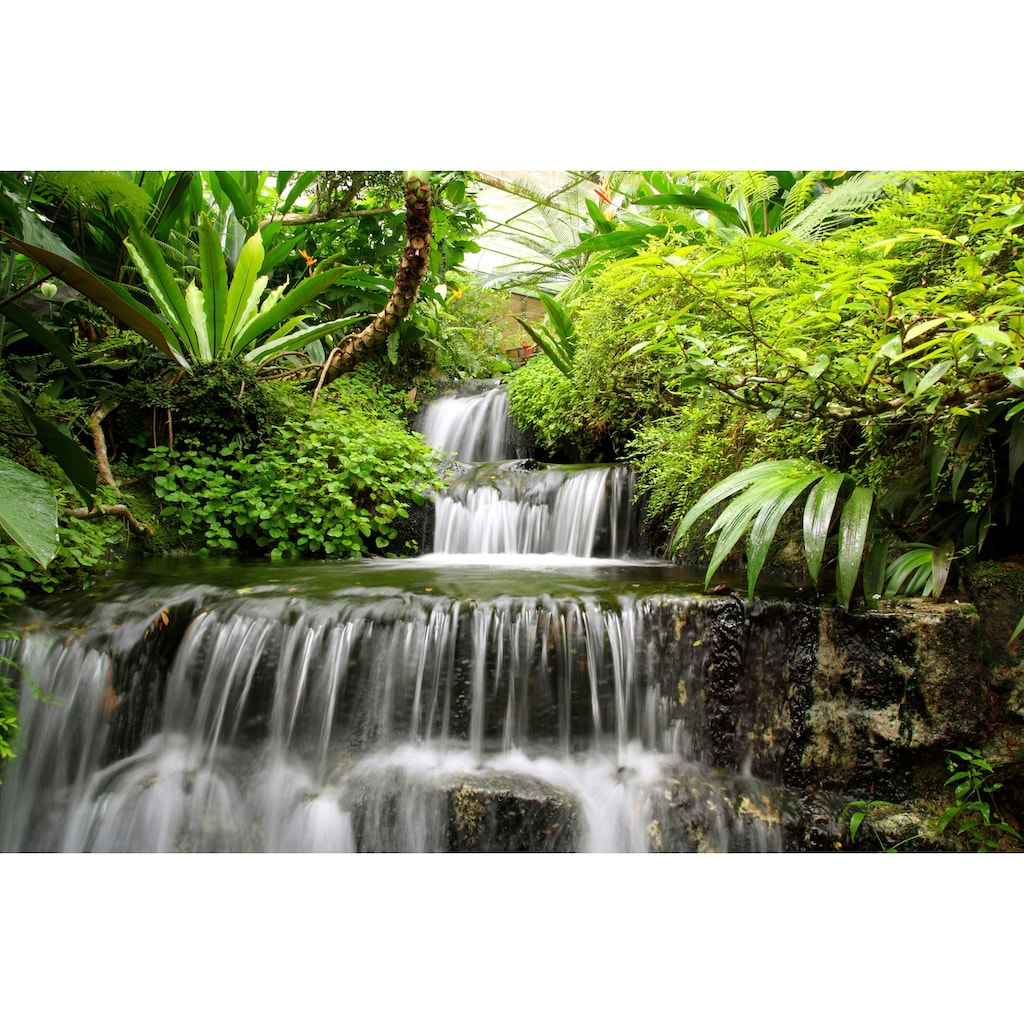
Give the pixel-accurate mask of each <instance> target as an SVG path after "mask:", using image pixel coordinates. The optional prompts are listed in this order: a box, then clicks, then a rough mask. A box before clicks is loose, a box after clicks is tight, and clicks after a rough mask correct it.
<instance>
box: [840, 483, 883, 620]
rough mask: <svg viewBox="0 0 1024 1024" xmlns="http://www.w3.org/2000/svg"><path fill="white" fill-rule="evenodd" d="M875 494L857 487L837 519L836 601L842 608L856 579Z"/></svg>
mask: <svg viewBox="0 0 1024 1024" xmlns="http://www.w3.org/2000/svg"><path fill="white" fill-rule="evenodd" d="M873 501H874V492H873V491H872V490H871V488H870V487H856V488H854V491H853V494H851V495H850V497H849V498H848V499H847V501H846V504H845V505H844V506H843V511H842V514H841V515H840V517H839V554H838V559H837V562H836V598H837V600H838V602H839V604H840V605H841V606H842V607H843V608H845V609H847V610H848V609H849V607H850V598H851V597H852V596H853V585H854V583H855V582H856V580H857V573H858V571H859V569H860V563H861V558H862V557H863V555H864V544H865V542H866V541H867V536H868V526H869V525H870V523H871V506H872V503H873Z"/></svg>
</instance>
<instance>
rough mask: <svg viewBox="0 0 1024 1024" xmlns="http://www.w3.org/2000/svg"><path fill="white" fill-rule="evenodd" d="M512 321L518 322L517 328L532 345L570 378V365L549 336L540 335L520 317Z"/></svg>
mask: <svg viewBox="0 0 1024 1024" xmlns="http://www.w3.org/2000/svg"><path fill="white" fill-rule="evenodd" d="M513 319H514V320H516V321H518V323H519V326H520V327H522V329H523V330H524V331H526V333H527V334H528V335H529V336H530V338H531V339H532V340H533V343H534V344H535V345H536V346H537V347H538V348H539V349H540V350H541V352H543V353H544V355H546V356H547V357H548V359H550V360H551V362H552V363H554V365H555V366H556V367H557V368H558V370H559V371H560V372H561V373H563V374H565V376H566V377H571V376H572V364H571V363H570V362H569V361H568V360H567V359H566V357H565V354H564V353H563V352H562V350H561V348H560V347H559V346H558V345H557V344H556V342H555V339H554V338H552V337H551V336H550V335H546V334H541V333H540V331H539V330H537V328H536V327H534V326H533V324H531V323H530V322H529V321H527V320H524V319H523V318H522V317H520V316H517V317H513Z"/></svg>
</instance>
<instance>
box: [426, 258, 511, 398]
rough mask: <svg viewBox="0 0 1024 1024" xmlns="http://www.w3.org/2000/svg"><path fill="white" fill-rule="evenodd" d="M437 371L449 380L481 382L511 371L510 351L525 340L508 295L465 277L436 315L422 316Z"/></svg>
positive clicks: (436, 310)
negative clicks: (512, 319)
mask: <svg viewBox="0 0 1024 1024" xmlns="http://www.w3.org/2000/svg"><path fill="white" fill-rule="evenodd" d="M421 316H422V318H423V320H424V321H425V323H424V326H425V328H426V329H425V334H426V338H427V340H428V341H429V342H430V343H431V352H430V354H431V357H432V361H433V363H434V366H435V367H436V369H437V372H438V373H439V374H441V376H443V377H447V378H449V379H460V378H461V379H481V378H486V377H497V376H500V375H501V374H504V373H508V371H509V370H510V369H511V363H510V362H509V359H508V356H506V355H505V350H506V349H509V348H515V347H516V345H518V344H519V343H520V342H519V340H518V339H517V338H516V337H515V333H514V332H515V331H518V328H515V327H514V325H512V326H510V324H509V320H508V316H509V297H508V294H507V293H506V292H501V291H495V290H493V289H490V288H484V287H482V286H481V285H478V284H475V283H474V282H473V281H472V280H471V279H469V278H460V279H459V280H458V283H457V285H456V286H454V287H453V288H452V289H451V290H450V291H449V293H448V297H447V301H446V302H445V303H444V304H443V305H441V304H440V303H438V304H437V305H436V306H434V308H433V312H432V314H431V315H427V314H426V313H421Z"/></svg>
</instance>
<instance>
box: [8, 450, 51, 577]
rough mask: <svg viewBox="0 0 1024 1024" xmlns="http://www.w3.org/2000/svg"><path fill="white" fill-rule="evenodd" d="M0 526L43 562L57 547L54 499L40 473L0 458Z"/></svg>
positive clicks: (17, 542)
mask: <svg viewBox="0 0 1024 1024" xmlns="http://www.w3.org/2000/svg"><path fill="white" fill-rule="evenodd" d="M0 529H2V530H3V531H4V533H6V534H7V535H8V536H9V537H10V538H11V539H12V540H13V541H14V542H15V543H16V544H17V545H18V547H20V548H21V549H22V550H23V551H24V552H25V553H26V554H28V555H30V556H31V557H32V558H34V559H35V560H36V561H37V562H39V564H40V565H43V566H45V565H46V564H47V562H49V561H50V559H52V558H53V556H54V554H55V553H56V550H57V503H56V501H54V497H53V492H52V491H51V490H50V488H49V486H48V485H47V484H46V481H44V480H43V479H42V478H41V477H39V476H37V475H36V474H35V473H31V472H29V471H28V470H27V469H24V468H23V467H22V466H19V465H18V464H17V463H16V462H11V461H10V460H9V459H4V458H0Z"/></svg>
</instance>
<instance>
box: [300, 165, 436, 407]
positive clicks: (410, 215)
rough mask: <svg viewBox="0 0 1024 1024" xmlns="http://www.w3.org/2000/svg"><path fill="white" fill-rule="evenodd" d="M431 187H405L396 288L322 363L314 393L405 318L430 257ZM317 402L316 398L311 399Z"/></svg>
mask: <svg viewBox="0 0 1024 1024" xmlns="http://www.w3.org/2000/svg"><path fill="white" fill-rule="evenodd" d="M430 203H431V196H430V185H429V184H428V183H427V182H426V181H423V180H422V179H421V178H410V179H409V180H407V181H406V183H405V248H404V249H403V251H402V258H401V260H400V261H399V264H398V270H397V272H396V273H395V286H394V288H393V290H392V292H391V297H390V298H389V299H388V301H387V303H386V305H385V306H384V308H383V309H382V310H381V311H380V312H379V313H378V314H377V316H376V317H374V319H373V320H372V321H371V322H370V323H369V324H367V325H366V327H364V328H363V329H362V330H361V331H360V332H359V333H358V334H350V335H349V336H348V337H347V338H345V339H344V341H342V343H341V344H340V345H339V346H337V347H336V348H334V349H333V350H332V351H331V353H330V354H329V355H328V356H327V358H326V359H325V360H324V365H323V369H322V370H321V372H320V379H319V381H318V382H317V386H316V391H317V393H319V391H320V388H322V387H323V386H324V385H325V384H329V383H330V382H331V381H332V380H335V379H336V378H337V377H339V376H341V374H343V373H344V372H345V371H346V370H348V369H349V368H350V367H351V366H352V364H353V363H355V362H357V361H358V360H359V358H360V357H361V356H362V355H363V354H364V353H366V352H368V351H369V350H370V349H372V348H375V347H376V346H377V345H380V344H382V343H383V342H384V341H386V340H387V338H388V337H389V336H390V335H391V334H392V333H393V332H394V330H395V329H396V328H397V327H398V325H399V324H400V323H401V322H402V321H403V320H404V319H405V318H406V316H407V315H408V313H409V310H410V309H412V304H413V303H414V302H415V301H416V294H417V292H419V288H420V283H421V282H422V281H423V277H424V275H425V274H426V272H427V256H428V254H429V253H430ZM313 400H314V401H316V394H314V396H313Z"/></svg>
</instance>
